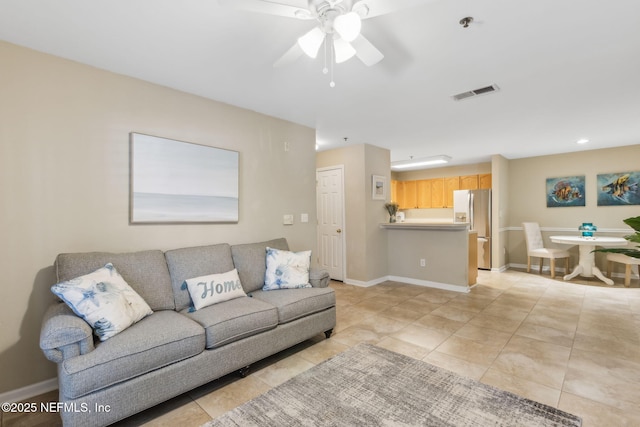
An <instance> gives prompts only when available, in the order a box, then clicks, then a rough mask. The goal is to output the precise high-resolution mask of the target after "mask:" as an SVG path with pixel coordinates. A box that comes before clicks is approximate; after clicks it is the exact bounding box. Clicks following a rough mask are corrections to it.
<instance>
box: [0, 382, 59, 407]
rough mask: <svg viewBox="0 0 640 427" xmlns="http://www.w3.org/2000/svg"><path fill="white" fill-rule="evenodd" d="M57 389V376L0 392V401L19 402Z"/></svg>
mask: <svg viewBox="0 0 640 427" xmlns="http://www.w3.org/2000/svg"><path fill="white" fill-rule="evenodd" d="M57 389H58V378H51V379H50V380H45V381H42V382H39V383H36V384H31V385H28V386H25V387H21V388H18V389H15V390H10V391H7V392H4V393H0V402H20V401H24V400H28V399H31V398H32V397H35V396H39V395H41V394H44V393H48V392H50V391H53V390H57Z"/></svg>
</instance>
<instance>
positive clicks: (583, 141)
mask: <svg viewBox="0 0 640 427" xmlns="http://www.w3.org/2000/svg"><path fill="white" fill-rule="evenodd" d="M587 142H589V140H588V139H587V138H582V139H579V140H577V141H576V144H586V143H587Z"/></svg>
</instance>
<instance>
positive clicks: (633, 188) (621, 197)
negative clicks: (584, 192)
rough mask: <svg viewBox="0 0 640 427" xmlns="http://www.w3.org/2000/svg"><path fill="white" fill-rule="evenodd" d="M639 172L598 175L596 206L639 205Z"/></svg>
mask: <svg viewBox="0 0 640 427" xmlns="http://www.w3.org/2000/svg"><path fill="white" fill-rule="evenodd" d="M639 181H640V172H618V173H603V174H599V175H598V179H597V183H598V206H628V205H640V191H639V188H638V182H639Z"/></svg>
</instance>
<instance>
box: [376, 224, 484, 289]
mask: <svg viewBox="0 0 640 427" xmlns="http://www.w3.org/2000/svg"><path fill="white" fill-rule="evenodd" d="M380 228H382V229H384V230H388V231H387V239H388V240H387V243H388V248H387V251H388V258H387V259H388V267H389V273H390V276H389V279H390V280H396V281H400V282H405V283H412V284H416V285H422V286H429V287H434V288H440V289H447V290H453V291H458V292H469V286H471V285H473V284H475V280H476V274H477V271H476V269H477V263H476V264H474V266H473V267H471V268H470V265H469V261H470V258H473V259H474V260H475V258H476V256H475V255H472V254H470V246H471V245H473V247H472V248H471V249H473V250H474V251H475V250H476V249H477V248H476V245H477V243H470V238H471V236H473V240H472V242H476V240H475V239H476V238H477V234H476V233H475V232H474V233H470V232H469V224H467V223H462V224H460V223H457V224H454V223H453V221H450V220H449V221H429V220H425V221H415V220H413V221H406V222H394V223H383V224H380ZM474 253H476V252H474ZM476 262H477V260H476Z"/></svg>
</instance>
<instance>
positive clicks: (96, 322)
mask: <svg viewBox="0 0 640 427" xmlns="http://www.w3.org/2000/svg"><path fill="white" fill-rule="evenodd" d="M51 291H52V292H53V293H54V294H56V295H57V296H58V297H60V298H61V299H62V300H63V301H64V302H65V303H66V304H67V305H68V306H69V307H70V308H71V309H72V310H73V312H74V313H76V314H77V315H78V316H80V317H82V318H83V319H84V320H85V321H86V322H87V323H88V324H89V325H91V327H92V328H93V331H94V333H95V334H96V335H97V336H98V337H99V338H100V341H106V340H107V339H109V338H111V337H112V336H114V335H116V334H118V333H120V332H122V331H124V330H125V329H127V328H128V327H129V326H131V325H133V324H134V323H136V322H138V321H140V320H142V319H143V318H144V317H145V316H148V315H149V314H151V313H153V311H152V310H151V308H150V307H149V305H148V304H147V303H146V302H145V300H144V299H142V297H141V296H140V295H138V294H137V293H136V291H134V290H133V289H132V288H131V286H129V284H127V282H125V280H124V279H123V278H122V276H121V275H120V274H119V273H118V272H117V271H116V269H115V267H114V266H113V264H111V263H108V264H106V265H105V266H104V267H102V268H99V269H98V270H96V271H94V272H92V273H89V274H86V275H84V276H80V277H76V278H75V279H71V280H67V281H65V282H60V283H57V284H55V285H53V286H52V287H51Z"/></svg>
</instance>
